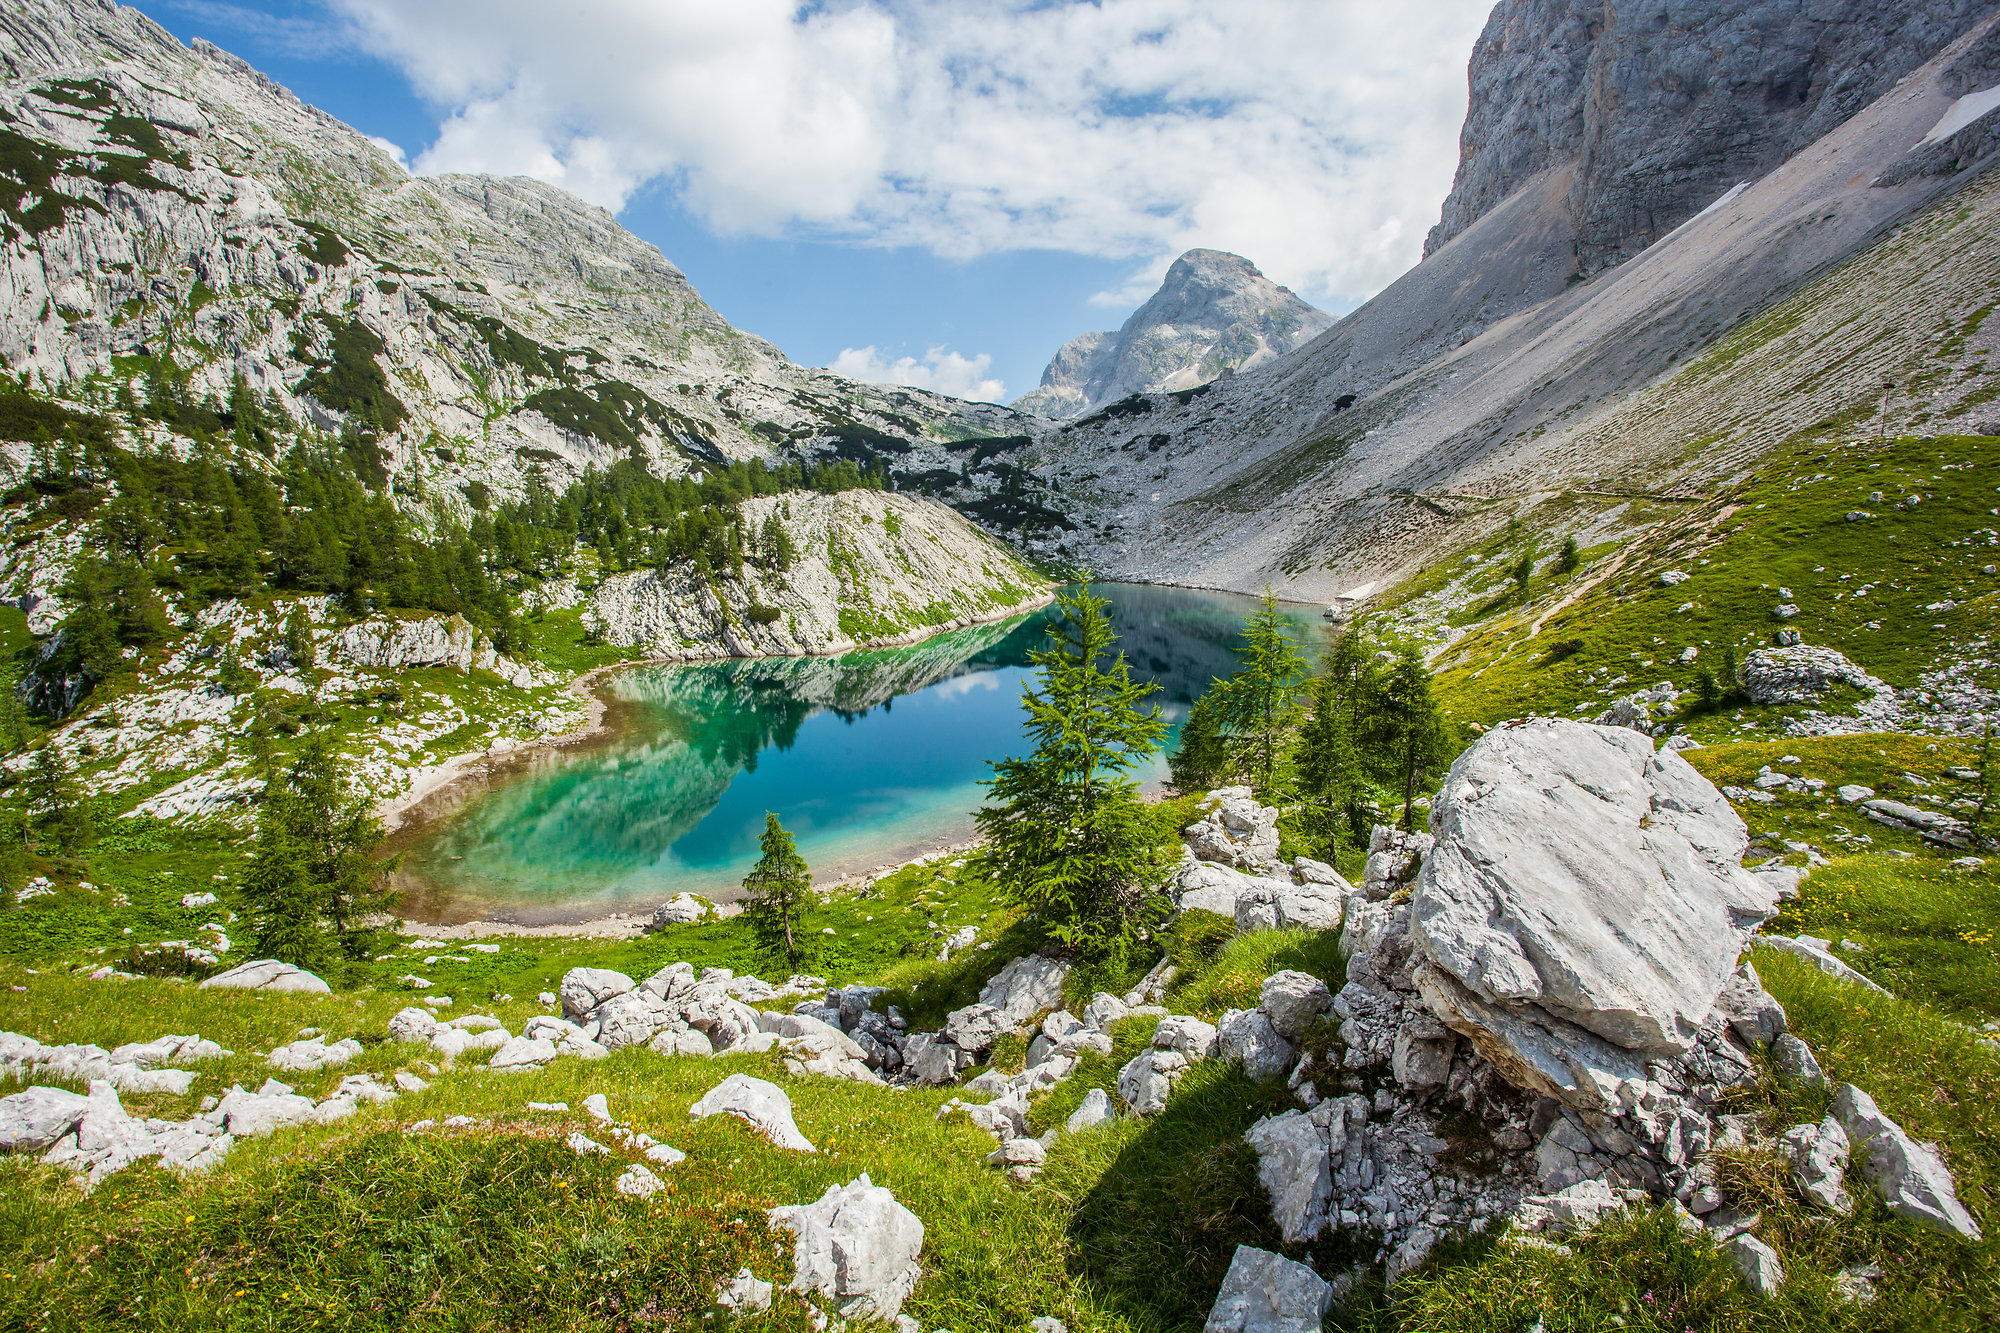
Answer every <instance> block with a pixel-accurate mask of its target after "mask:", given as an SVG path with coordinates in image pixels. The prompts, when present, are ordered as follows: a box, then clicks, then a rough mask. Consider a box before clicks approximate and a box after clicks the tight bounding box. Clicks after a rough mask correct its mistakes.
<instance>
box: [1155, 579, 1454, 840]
mask: <svg viewBox="0 0 2000 1333" xmlns="http://www.w3.org/2000/svg"><path fill="white" fill-rule="evenodd" d="M1243 638H1244V647H1243V649H1242V651H1241V653H1240V657H1241V659H1242V660H1241V665H1240V666H1239V668H1238V670H1237V672H1236V674H1235V675H1233V676H1231V677H1230V678H1229V679H1227V680H1217V681H1215V682H1213V683H1212V684H1211V685H1210V686H1209V688H1208V689H1207V691H1206V692H1204V693H1203V694H1202V696H1201V697H1200V698H1199V699H1197V700H1195V702H1194V706H1193V707H1192V708H1191V709H1190V710H1189V711H1188V716H1187V719H1186V721H1185V722H1183V723H1182V725H1181V736H1180V747H1179V748H1178V749H1177V750H1176V751H1175V753H1174V754H1173V756H1172V759H1171V761H1170V762H1171V768H1172V773H1173V783H1174V786H1176V787H1177V788H1179V789H1180V790H1182V791H1206V790H1208V789H1210V788H1214V787H1219V786H1227V785H1230V784H1232V783H1242V784H1244V785H1247V786H1249V787H1251V788H1252V789H1253V790H1254V791H1255V792H1256V793H1257V795H1258V796H1259V798H1260V799H1262V800H1263V801H1264V802H1265V803H1266V804H1278V805H1281V806H1284V807H1285V808H1286V809H1287V811H1288V816H1287V817H1288V820H1289V822H1290V824H1291V826H1292V829H1293V831H1294V832H1295V833H1297V834H1298V835H1300V836H1302V837H1303V838H1304V839H1305V840H1306V841H1307V842H1308V843H1309V844H1311V845H1313V846H1314V847H1316V848H1318V849H1320V850H1321V851H1322V854H1323V855H1325V856H1326V858H1327V859H1328V860H1331V859H1332V858H1333V855H1334V853H1335V852H1336V850H1337V848H1338V846H1339V844H1340V843H1341V842H1342V841H1343V840H1345V841H1347V842H1348V843H1350V844H1354V843H1359V842H1361V841H1362V840H1363V839H1365V838H1366V836H1367V832H1368V827H1369V825H1370V823H1371V822H1372V821H1373V820H1374V819H1375V818H1377V814H1376V811H1377V809H1378V808H1379V807H1380V806H1381V805H1382V804H1384V803H1388V804H1393V805H1400V806H1401V807H1402V822H1403V825H1404V827H1406V828H1407V827H1410V826H1411V825H1412V822H1413V820H1414V818H1415V813H1416V798H1417V797H1418V796H1419V795H1420V794H1422V793H1423V792H1424V791H1425V790H1427V789H1428V787H1429V785H1430V782H1431V780H1432V778H1433V777H1434V776H1435V775H1436V773H1437V771H1438V770H1439V769H1440V768H1442V767H1443V766H1444V765H1445V764H1447V763H1449V762H1450V760H1451V758H1452V757H1453V755H1455V754H1456V753H1457V751H1458V740H1459V738H1458V736H1457V735H1456V733H1455V732H1454V731H1453V729H1452V727H1451V726H1450V724H1449V723H1447V722H1446V720H1445V718H1444V715H1443V713H1442V712H1441V711H1440V710H1439V708H1438V704H1437V700H1436V698H1435V697H1434V696H1433V694H1432V691H1431V677H1430V672H1429V671H1428V670H1427V669H1426V668H1425V666H1424V662H1423V658H1422V657H1421V656H1420V655H1419V654H1418V653H1417V652H1416V650H1414V649H1411V648H1405V649H1402V650H1401V651H1399V652H1396V653H1393V654H1388V655H1387V656H1386V657H1385V656H1384V655H1381V654H1378V653H1377V652H1376V651H1374V650H1373V649H1372V648H1371V647H1370V646H1369V645H1368V644H1367V643H1366V642H1365V641H1364V640H1363V639H1362V638H1361V636H1360V634H1359V633H1358V632H1357V631H1355V630H1352V629H1350V630H1348V632H1347V633H1345V634H1343V635H1342V636H1341V637H1340V638H1339V639H1338V640H1337V641H1335V643H1334V645H1333V646H1332V647H1331V648H1330V649H1329V650H1328V651H1327V653H1326V654H1325V656H1324V657H1323V658H1322V659H1321V661H1320V664H1319V672H1318V674H1317V675H1313V674H1310V673H1309V672H1308V669H1307V662H1306V659H1305V656H1304V654H1302V653H1301V652H1300V651H1299V650H1298V648H1297V646H1296V645H1295V644H1294V643H1293V642H1292V640H1291V638H1290V637H1289V635H1288V634H1287V633H1286V625H1285V619H1284V616H1283V614H1282V613H1281V612H1280V611H1279V610H1278V605H1277V602H1276V600H1275V599H1274V598H1273V597H1271V596H1270V595H1269V594H1268V593H1267V594H1266V595H1265V597H1264V601H1263V605H1262V606H1261V607H1260V608H1259V609H1258V610H1257V611H1256V612H1255V613H1254V614H1252V615H1251V616H1249V617H1248V618H1247V619H1246V620H1245V621H1244V625H1243Z"/></svg>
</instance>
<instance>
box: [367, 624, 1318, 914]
mask: <svg viewBox="0 0 2000 1333" xmlns="http://www.w3.org/2000/svg"><path fill="white" fill-rule="evenodd" d="M1098 591H1099V592H1100V594H1101V595H1104V596H1106V597H1108V598H1110V600H1111V615H1112V620H1113V623H1114V625H1115V627H1116V629H1117V632H1118V635H1119V647H1120V648H1121V649H1123V651H1124V652H1125V653H1126V655H1127V658H1128V660H1129V661H1130V662H1131V663H1132V668H1133V674H1134V675H1135V676H1139V677H1144V678H1146V679H1150V680H1153V681H1155V682H1156V683H1158V684H1159V685H1160V686H1161V687H1162V690H1161V692H1160V693H1159V694H1156V695H1154V696H1153V698H1154V700H1155V701H1156V702H1158V703H1159V704H1160V705H1161V707H1162V709H1163V711H1164V712H1166V713H1167V715H1168V716H1169V717H1170V718H1172V719H1173V720H1174V722H1175V724H1176V725H1178V722H1179V719H1180V718H1181V717H1182V716H1183V715H1184V714H1185V712H1186V709H1187V705H1188V704H1189V703H1190V702H1192V701H1193V699H1194V697H1195V696H1196V695H1197V694H1199V693H1200V692H1201V690H1203V689H1205V688H1206V687H1207V684H1208V682H1209V681H1210V680H1211V679H1213V678H1214V677H1217V676H1223V675H1227V674H1229V672H1230V671H1232V670H1233V669H1234V666H1235V656H1234V652H1233V649H1234V648H1235V647H1236V645H1237V644H1238V643H1239V642H1240V639H1239V636H1238V633H1237V631H1238V628H1239V625H1240V622H1241V618H1242V616H1243V615H1244V614H1245V613H1247V612H1248V611H1250V610H1252V609H1253V608H1254V606H1255V602H1254V600H1253V599H1251V598H1247V597H1238V596H1233V595H1230V594H1226V593H1203V592H1191V591H1187V590H1184V589H1174V588H1158V587H1146V586H1138V585H1129V584H1105V585H1100V586H1099V588H1098ZM1288 609H1290V610H1292V611H1293V612H1294V620H1295V622H1296V625H1297V628H1298V632H1299V634H1300V637H1301V640H1302V642H1303V643H1304V645H1305V646H1306V647H1307V649H1308V650H1309V651H1310V652H1312V653H1315V654H1316V653H1317V651H1318V649H1319V647H1320V646H1321V644H1322V642H1323V631H1322V630H1321V629H1320V627H1319V624H1318V622H1317V621H1316V620H1315V619H1312V618H1310V616H1309V614H1308V613H1307V612H1305V611H1304V610H1303V609H1300V608H1288ZM1047 615H1048V613H1047V612H1042V613H1037V614H1033V615H1029V616H1025V617H1022V618H1020V619H1017V620H1013V621H1006V622H1002V623H1000V624H996V625H984V626H974V627H972V628H969V629H964V630H958V631H954V632H952V633H950V634H942V635H939V636H937V637H936V638H933V639H928V640H926V641H925V642H923V643H921V644H917V645H915V646H913V647H909V648H899V649H892V650H887V651H880V652H862V653H849V654H847V655H845V656H842V657H819V658H814V657H805V658H747V659H737V660H732V661H726V662H715V663H703V664H700V665H695V666H672V667H635V668H633V669H631V670H628V671H622V672H618V673H616V674H614V675H612V676H610V677H609V678H608V679H607V680H606V681H605V682H604V683H603V686H602V694H603V696H604V698H605V699H606V701H607V702H608V704H609V706H610V707H609V711H608V713H607V717H606V722H607V728H606V731H605V733H604V734H603V735H602V736H600V737H598V738H596V739H594V740H593V741H592V742H590V743H588V744H585V745H580V746H572V747H568V748H565V749H562V750H537V751H530V752H528V753H527V754H526V755H524V756H522V757H521V758H520V759H519V760H517V761H516V762H513V763H511V764H509V765H507V766H506V767H505V772H504V773H503V774H502V775H500V776H498V777H496V778H494V779H492V780H489V781H486V782H483V783H466V784H462V785H461V786H460V787H459V788H456V789H454V792H453V794H452V797H451V798H450V800H451V803H452V804H454V805H455V808H454V809H452V810H451V811H450V812H449V813H448V814H446V815H444V816H441V817H439V818H435V819H432V820H430V821H428V822H426V823H423V824H420V825H417V826H415V827H414V828H411V829H409V830H407V831H405V832H401V833H399V834H398V835H397V836H396V837H395V838H394V839H393V840H392V846H394V847H395V848H396V849H397V850H400V851H402V852H403V857H404V859H403V864H402V868H401V870H400V871H399V874H398V887H399V888H400V889H401V891H402V894H403V903H402V908H401V911H402V913H403V915H404V916H406V917H409V918H411V919H413V920H418V921H431V922H446V921H459V920H466V919H470V918H473V917H480V916H485V917H498V918H504V919H507V920H513V921H518V922H522V923H524V924H534V923H539V922H547V921H556V920H565V919H574V918H578V917H585V916H593V915H599V914H602V913H605V912H612V911H637V910H640V909H643V908H647V907H650V906H651V905H652V904H654V903H657V902H659V901H660V900H661V899H663V898H666V897H668V896H671V895H672V894H675V893H680V892H694V893H701V894H705V895H707V896H709V897H713V898H716V899H718V900H724V901H726V900H728V899H730V898H733V897H735V896H736V895H737V891H738V888H737V886H738V885H739V883H740V882H741V880H742V878H743V875H744V873H745V872H746V871H747V870H748V869H749V867H750V864H751V863H752V862H753V861H754V860H755V859H756V855H757V838H758V835H759V834H761V833H762V832H763V827H764V812H765V811H766V810H774V811H776V812H777V813H778V816H779V818H781V819H782V820H783V821H784V823H785V827H786V828H788V829H790V830H792V832H793V833H794V834H795V835H796V836H797V838H798V843H799V850H800V852H801V853H802V854H804V856H805V857H806V859H807V860H808V861H809V862H811V864H812V866H813V869H814V872H815V875H816V876H817V877H820V878H825V877H827V876H829V875H838V874H844V873H850V872H853V871H859V870H867V869H870V868H872V867H874V866H877V865H882V864H887V863H889V862H891V861H895V860H901V859H904V858H905V857H907V856H910V855H915V854H917V853H919V852H921V851H924V850H927V849H929V848H931V847H935V846H939V845H942V844H945V843H949V842H954V841H958V840H961V839H963V838H965V837H967V836H969V835H970V834H971V832H972V811H973V810H974V809H976V808H977V807H978V806H979V804H980V802H981V800H982V799H983V796H984V789H983V788H982V787H981V786H980V785H979V782H980V780H981V779H982V778H985V777H986V776H988V774H989V771H990V770H989V768H988V764H989V762H990V761H991V760H994V759H999V758H1003V757H1005V756H1007V755H1009V754H1014V753H1018V752H1019V751H1020V749H1021V748H1022V735H1021V719H1022V714H1021V709H1020V696H1021V689H1022V687H1023V686H1024V685H1025V684H1027V683H1028V681H1029V680H1030V678H1031V676H1032V674H1033V672H1032V670H1031V669H1030V668H1029V667H1028V665H1027V655H1028V653H1029V652H1030V651H1032V650H1034V649H1036V648H1039V647H1041V646H1042V645H1043V644H1044V642H1045V641H1046V635H1045V633H1044V628H1043V627H1044V624H1045V622H1046V617H1047ZM1135 776H1137V777H1138V778H1140V779H1141V780H1142V781H1157V780H1159V779H1160V778H1162V777H1164V776H1165V763H1164V761H1161V762H1158V763H1155V764H1154V765H1153V766H1152V767H1151V768H1149V769H1148V770H1147V771H1146V772H1142V773H1138V774H1135Z"/></svg>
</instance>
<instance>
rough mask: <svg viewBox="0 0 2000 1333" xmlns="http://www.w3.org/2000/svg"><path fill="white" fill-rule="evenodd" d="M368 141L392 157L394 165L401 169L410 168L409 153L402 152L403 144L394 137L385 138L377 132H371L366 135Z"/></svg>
mask: <svg viewBox="0 0 2000 1333" xmlns="http://www.w3.org/2000/svg"><path fill="white" fill-rule="evenodd" d="M368 142H369V143H372V144H374V145H375V146H376V147H377V148H379V149H381V150H382V151H383V152H385V153H387V154H388V155H389V156H390V157H392V158H394V159H395V161H396V165H397V166H399V167H401V168H403V170H405V171H408V170H409V169H410V159H409V155H408V154H406V153H404V152H403V146H402V145H401V144H399V143H397V142H396V141H395V140H394V139H385V138H383V137H382V136H381V135H379V134H371V135H369V136H368Z"/></svg>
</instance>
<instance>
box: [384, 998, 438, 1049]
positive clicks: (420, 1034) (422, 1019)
mask: <svg viewBox="0 0 2000 1333" xmlns="http://www.w3.org/2000/svg"><path fill="white" fill-rule="evenodd" d="M437 1028H438V1021H437V1019H436V1018H434V1017H432V1015H431V1014H430V1013H429V1012H428V1011H426V1010H423V1009H419V1008H417V1007H416V1006H415V1005H411V1006H410V1007H409V1008H407V1009H399V1010H397V1011H396V1016H395V1017H394V1018H391V1019H390V1020H389V1036H390V1037H391V1038H392V1039H394V1040H396V1041H403V1042H428V1041H430V1039H431V1038H432V1037H433V1036H434V1035H436V1033H437Z"/></svg>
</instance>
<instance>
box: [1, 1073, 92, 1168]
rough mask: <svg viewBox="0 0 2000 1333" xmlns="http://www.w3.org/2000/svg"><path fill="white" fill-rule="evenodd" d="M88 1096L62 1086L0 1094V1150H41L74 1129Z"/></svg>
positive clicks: (88, 1102)
mask: <svg viewBox="0 0 2000 1333" xmlns="http://www.w3.org/2000/svg"><path fill="white" fill-rule="evenodd" d="M89 1106H90V1099H89V1098H88V1097H85V1096H83V1095H81V1094H79V1093H74V1092H67V1091H65V1090H63V1089H61V1088H29V1089H28V1090H27V1091H26V1092H17V1093H15V1094H14V1095H13V1096H11V1097H0V1152H42V1151H44V1150H46V1149H47V1148H48V1147H49V1146H50V1145H51V1144H53V1143H54V1142H55V1141H56V1140H57V1139H59V1138H61V1137H62V1136H63V1135H65V1134H68V1133H69V1132H70V1131H71V1130H73V1129H75V1128H76V1126H77V1122H78V1121H80V1120H82V1119H83V1114H84V1112H85V1111H86V1110H87V1109H88V1108H89Z"/></svg>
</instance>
